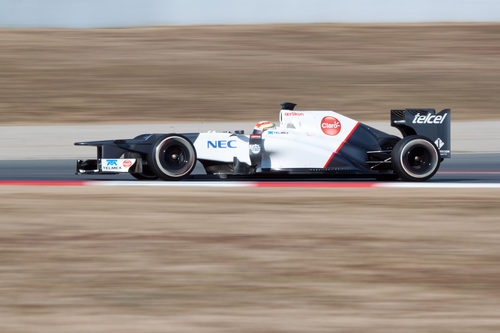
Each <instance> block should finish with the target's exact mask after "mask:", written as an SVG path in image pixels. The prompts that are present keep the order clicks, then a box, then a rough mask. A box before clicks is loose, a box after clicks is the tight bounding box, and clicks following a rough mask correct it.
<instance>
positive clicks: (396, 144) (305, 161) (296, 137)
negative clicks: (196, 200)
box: [75, 103, 451, 181]
mask: <svg viewBox="0 0 500 333" xmlns="http://www.w3.org/2000/svg"><path fill="white" fill-rule="evenodd" d="M294 108H295V104H293V103H283V104H282V110H281V112H280V118H279V124H278V125H276V124H274V123H272V122H268V121H264V122H259V123H257V126H255V128H254V130H253V132H252V133H251V134H249V135H246V134H245V133H244V131H241V130H238V131H233V132H229V131H228V132H211V131H209V132H205V133H181V134H179V133H158V134H142V135H139V136H137V137H135V138H133V139H127V140H107V141H90V142H77V143H75V145H78V146H96V147H97V159H91V160H79V161H78V162H77V167H76V169H77V170H76V171H77V174H115V173H121V172H128V173H130V174H131V175H132V176H134V177H135V178H138V179H156V178H161V179H164V180H179V179H182V178H185V177H187V176H189V175H190V174H191V172H192V171H193V169H194V168H195V165H196V164H197V161H199V162H201V164H202V165H203V167H204V168H205V171H206V173H207V174H218V175H264V174H268V175H278V174H290V175H315V174H316V175H330V176H332V177H337V176H339V177H340V176H343V177H346V176H347V177H370V178H376V179H387V180H396V179H399V178H401V179H403V180H406V181H425V180H427V179H429V178H431V177H432V176H433V175H434V174H435V173H436V171H437V170H438V168H439V165H440V163H441V162H442V161H443V159H444V158H449V157H451V153H450V110H449V109H446V110H443V111H441V112H439V113H436V112H435V110H433V109H405V110H392V111H391V125H392V126H393V127H396V128H397V129H398V130H399V131H400V132H401V134H402V137H398V136H394V135H390V134H387V133H384V132H382V131H379V130H377V129H375V128H373V127H370V126H368V125H366V124H363V123H360V122H358V121H356V120H353V119H350V118H348V117H346V116H343V115H341V114H339V113H336V112H333V111H295V110H294Z"/></svg>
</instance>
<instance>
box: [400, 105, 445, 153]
mask: <svg viewBox="0 0 500 333" xmlns="http://www.w3.org/2000/svg"><path fill="white" fill-rule="evenodd" d="M450 119H451V110H450V109H445V110H442V111H441V112H439V113H436V110H434V109H405V110H391V126H393V127H396V128H397V129H398V130H399V131H400V132H401V134H402V135H403V137H405V136H409V135H423V136H425V137H427V138H429V139H431V140H432V141H433V142H434V144H435V145H436V147H437V148H438V149H439V152H440V154H441V157H442V158H449V157H451V142H450V124H451V122H450Z"/></svg>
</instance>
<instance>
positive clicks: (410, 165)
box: [391, 135, 441, 182]
mask: <svg viewBox="0 0 500 333" xmlns="http://www.w3.org/2000/svg"><path fill="white" fill-rule="evenodd" d="M391 160H392V167H393V168H394V171H395V172H396V173H397V174H398V175H399V176H400V177H401V178H402V179H403V180H406V181H413V182H423V181H426V180H428V179H430V178H431V177H432V176H434V174H435V173H436V172H437V170H438V169H439V165H440V163H441V156H440V154H439V150H438V148H437V147H436V145H435V144H434V143H433V142H432V141H431V140H429V139H428V138H426V137H424V136H420V135H410V136H407V137H405V138H403V139H401V140H400V141H399V142H398V143H397V144H396V145H395V146H394V148H393V150H392V152H391Z"/></svg>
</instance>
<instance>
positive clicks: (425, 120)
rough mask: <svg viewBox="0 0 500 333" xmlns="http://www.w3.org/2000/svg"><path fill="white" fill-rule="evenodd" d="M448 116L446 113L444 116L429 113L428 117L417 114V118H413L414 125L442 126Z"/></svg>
mask: <svg viewBox="0 0 500 333" xmlns="http://www.w3.org/2000/svg"><path fill="white" fill-rule="evenodd" d="M447 115H448V114H447V113H445V114H444V116H442V115H435V114H431V113H428V114H427V115H420V113H417V114H416V115H415V118H413V123H414V124H442V123H443V121H444V120H445V119H446V116H447Z"/></svg>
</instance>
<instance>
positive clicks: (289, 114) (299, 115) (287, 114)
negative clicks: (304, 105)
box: [285, 111, 304, 117]
mask: <svg viewBox="0 0 500 333" xmlns="http://www.w3.org/2000/svg"><path fill="white" fill-rule="evenodd" d="M303 115H304V113H303V112H295V111H292V112H285V116H287V117H301V116H303Z"/></svg>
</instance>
